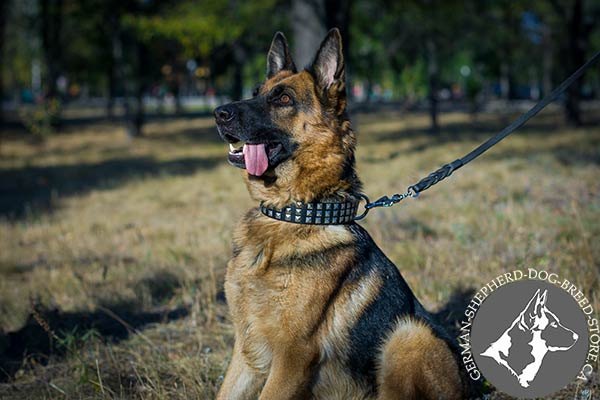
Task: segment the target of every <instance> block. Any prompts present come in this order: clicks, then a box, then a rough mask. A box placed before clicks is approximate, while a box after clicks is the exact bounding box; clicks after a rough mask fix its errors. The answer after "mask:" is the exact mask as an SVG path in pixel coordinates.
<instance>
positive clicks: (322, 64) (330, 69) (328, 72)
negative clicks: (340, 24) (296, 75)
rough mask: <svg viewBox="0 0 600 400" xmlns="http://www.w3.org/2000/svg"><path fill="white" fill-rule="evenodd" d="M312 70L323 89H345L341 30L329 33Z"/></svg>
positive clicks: (334, 29) (318, 52)
mask: <svg viewBox="0 0 600 400" xmlns="http://www.w3.org/2000/svg"><path fill="white" fill-rule="evenodd" d="M310 70H311V71H312V73H313V75H314V77H315V79H316V81H317V84H318V85H319V86H320V87H321V88H323V89H325V90H331V89H337V90H340V89H341V90H343V89H344V81H345V76H344V55H343V53H342V35H341V34H340V31H339V29H337V28H333V29H332V30H330V31H329V33H328V34H327V36H326V37H325V39H324V40H323V42H322V43H321V47H319V50H318V51H317V55H316V56H315V60H314V61H313V63H312V65H311V67H310Z"/></svg>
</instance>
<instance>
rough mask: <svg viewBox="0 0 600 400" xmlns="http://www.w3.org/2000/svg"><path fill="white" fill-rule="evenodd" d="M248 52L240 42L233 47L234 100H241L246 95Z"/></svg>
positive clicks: (232, 94)
mask: <svg viewBox="0 0 600 400" xmlns="http://www.w3.org/2000/svg"><path fill="white" fill-rule="evenodd" d="M245 62H246V52H245V51H244V49H243V48H242V46H240V45H239V44H236V45H235V46H234V47H233V87H232V88H231V97H232V99H233V100H241V99H242V97H243V95H244V64H245Z"/></svg>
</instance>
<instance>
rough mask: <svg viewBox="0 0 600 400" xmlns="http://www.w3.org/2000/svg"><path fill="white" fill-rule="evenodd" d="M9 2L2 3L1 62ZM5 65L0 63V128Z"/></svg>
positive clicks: (0, 16)
mask: <svg viewBox="0 0 600 400" xmlns="http://www.w3.org/2000/svg"><path fill="white" fill-rule="evenodd" d="M8 3H9V2H8V1H3V2H1V3H0V60H4V59H5V58H4V37H5V31H6V21H7V17H6V14H7V13H8ZM3 105H4V63H0V126H2V123H3V122H4V107H3Z"/></svg>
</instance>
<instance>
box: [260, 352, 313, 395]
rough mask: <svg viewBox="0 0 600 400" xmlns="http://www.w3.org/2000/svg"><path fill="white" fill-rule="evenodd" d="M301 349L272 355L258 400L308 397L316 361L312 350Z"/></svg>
mask: <svg viewBox="0 0 600 400" xmlns="http://www.w3.org/2000/svg"><path fill="white" fill-rule="evenodd" d="M307 347H308V346H306V347H304V346H303V347H301V348H296V349H294V350H293V351H290V350H292V349H290V347H287V351H286V352H284V353H276V354H274V355H273V361H272V363H271V370H270V372H269V377H268V378H267V382H266V383H265V386H264V387H263V390H262V392H261V394H260V397H259V399H260V400H297V399H306V398H308V397H309V394H310V393H309V390H310V388H309V384H310V381H311V378H312V376H313V373H314V367H315V364H316V361H317V360H318V353H317V351H316V350H315V349H313V348H307Z"/></svg>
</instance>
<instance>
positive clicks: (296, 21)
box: [292, 0, 327, 68]
mask: <svg viewBox="0 0 600 400" xmlns="http://www.w3.org/2000/svg"><path fill="white" fill-rule="evenodd" d="M292 31H293V34H294V43H293V45H292V49H293V50H294V61H295V63H296V66H298V68H302V67H303V66H305V65H308V64H309V63H310V62H312V60H313V58H314V56H315V54H316V52H317V48H318V47H319V44H320V43H321V41H322V40H323V38H324V37H325V34H326V33H327V15H326V9H325V0H311V1H307V0H293V2H292Z"/></svg>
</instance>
